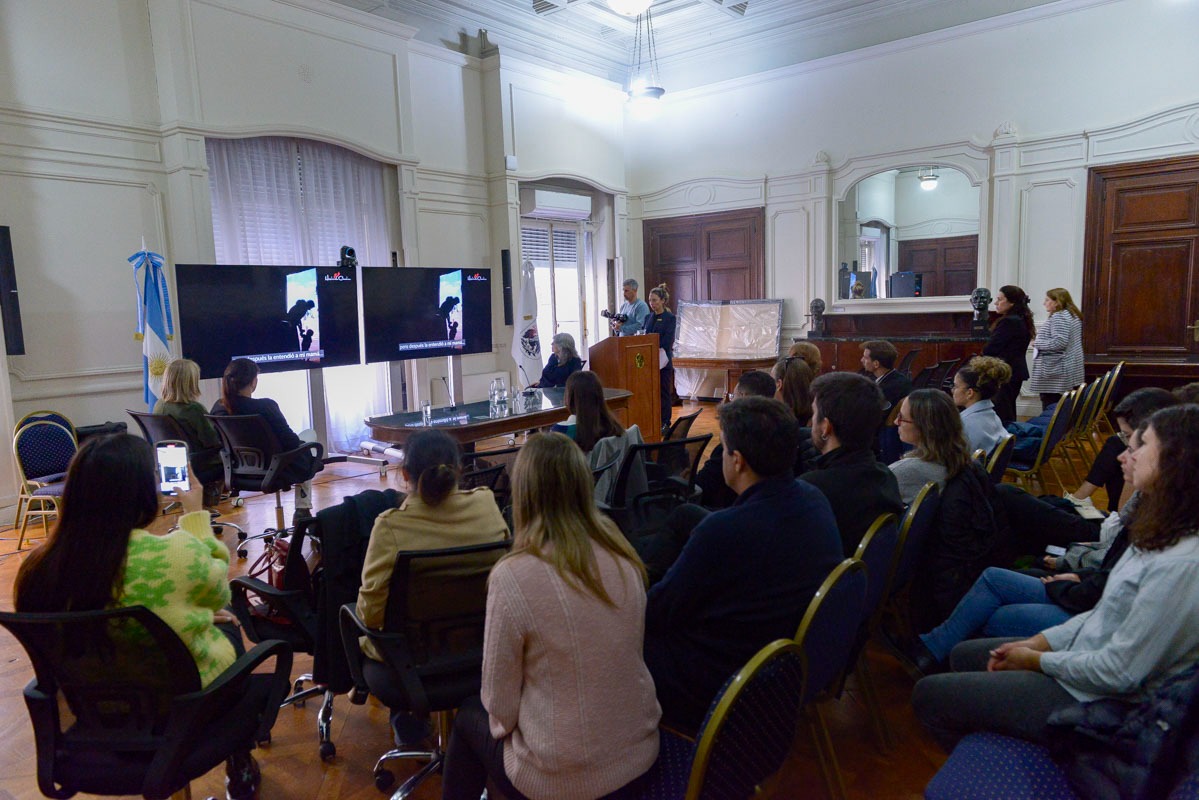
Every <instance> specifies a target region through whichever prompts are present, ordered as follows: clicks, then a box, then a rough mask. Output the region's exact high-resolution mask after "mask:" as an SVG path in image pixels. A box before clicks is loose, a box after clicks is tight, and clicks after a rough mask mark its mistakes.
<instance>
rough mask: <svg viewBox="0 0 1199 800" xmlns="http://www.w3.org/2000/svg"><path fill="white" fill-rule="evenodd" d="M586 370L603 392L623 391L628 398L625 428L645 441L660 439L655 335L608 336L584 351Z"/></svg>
mask: <svg viewBox="0 0 1199 800" xmlns="http://www.w3.org/2000/svg"><path fill="white" fill-rule="evenodd" d="M587 368H588V369H590V370H591V371H592V372H594V373H595V374H596V375H597V376H598V377H599V379H600V382H601V383H603V384H604V388H606V389H625V390H627V391H630V392H632V393H633V396H632V397H630V398H629V407H628V412H627V419H624V420H621V422H623V423H624V425H625V427H628V426H629V425H636V426H637V427H638V428H640V429H641V438H642V439H644V440H645V441H647V442H657V441H660V440H661V439H662V432H661V427H662V423H661V421H660V417H661V415H662V407H661V404H660V402H659V393H660V391H661V390H660V388H659V387H660V384H659V381H658V334H656V333H646V334H642V335H640V336H609V337H608V338H607V339H604V340H603V341H602V342H600V343H599V344H597V345H595V346H594V347H592V348H591V349H590V350H588V351H587Z"/></svg>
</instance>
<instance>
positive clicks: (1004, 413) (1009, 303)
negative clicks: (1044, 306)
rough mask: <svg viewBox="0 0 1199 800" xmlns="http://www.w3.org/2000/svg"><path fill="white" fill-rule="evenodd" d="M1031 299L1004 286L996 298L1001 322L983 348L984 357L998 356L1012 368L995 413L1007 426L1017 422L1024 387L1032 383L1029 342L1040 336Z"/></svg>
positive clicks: (998, 394)
mask: <svg viewBox="0 0 1199 800" xmlns="http://www.w3.org/2000/svg"><path fill="white" fill-rule="evenodd" d="M1028 302H1029V298H1028V295H1027V294H1025V293H1024V290H1023V289H1021V288H1020V287H1019V286H1010V285H1009V286H1004V287H1003V288H1001V289H1000V290H999V292H998V294H996V295H995V310H996V311H998V312H999V314H1000V317H999V319H997V320H995V324H993V325H992V326H991V339H990V341H988V342H987V346H986V347H984V348H983V355H984V356H995V357H996V358H1001V359H1003V360H1004V361H1006V362H1007V365H1008V366H1009V367H1011V368H1012V379H1011V380H1010V381H1008V382H1007V383H1005V384H1004V385H1003V386H1001V387H999V391H998V392H996V393H995V397H994V398H993V399H992V402H993V403H994V404H995V413H996V414H998V415H999V419H1000V421H1001V422H1003V424H1004V425H1007V424H1008V423H1009V422H1015V421H1016V398H1017V397H1019V396H1020V387H1021V386H1023V385H1024V381H1026V380H1028V361H1027V358H1026V354H1027V353H1028V343H1029V342H1030V341H1032V337H1033V336H1034V335H1035V334H1036V329H1035V328H1034V327H1033V323H1032V311H1030V310H1029V308H1028Z"/></svg>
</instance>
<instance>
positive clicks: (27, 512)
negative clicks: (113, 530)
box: [12, 419, 78, 550]
mask: <svg viewBox="0 0 1199 800" xmlns="http://www.w3.org/2000/svg"><path fill="white" fill-rule="evenodd" d="M12 449H13V456H14V457H15V458H14V460H15V461H16V465H17V477H18V479H19V480H20V490H19V492H18V494H17V520H16V524H17V527H18V528H19V529H20V533H19V534H17V549H18V550H21V549H23V548H24V547H25V534H26V530H27V529H28V527H29V518H30V517H39V518H40V519H41V520H42V532H43V535H45V536H49V535H50V522H49V520H50V517H53V516H57V515H58V506H59V503H60V502H61V501H62V493H63V489H64V488H66V477H67V467H69V466H70V464H71V459H72V458H73V457H74V456H75V451H76V450H77V449H78V446H77V445H76V443H75V435H74V434H73V433H72V432H71V431H70V430H68V429H67V428H65V427H63V426H62V425H61V424H59V423H57V422H51V421H50V420H48V419H39V420H35V421H32V422H26V423H25V424H24V425H22V426H21V427H19V428H17V432H16V433H15V434H13V440H12Z"/></svg>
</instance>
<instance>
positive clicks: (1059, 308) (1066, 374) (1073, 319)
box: [1028, 289, 1086, 408]
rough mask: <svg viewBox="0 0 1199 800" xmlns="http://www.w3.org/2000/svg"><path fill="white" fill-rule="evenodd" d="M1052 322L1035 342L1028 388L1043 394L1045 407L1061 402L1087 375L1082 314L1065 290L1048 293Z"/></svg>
mask: <svg viewBox="0 0 1199 800" xmlns="http://www.w3.org/2000/svg"><path fill="white" fill-rule="evenodd" d="M1044 305H1045V310H1046V311H1048V312H1049V319H1048V320H1046V321H1045V324H1044V325H1042V326H1041V328H1040V330H1038V331H1037V336H1036V338H1035V339H1033V340H1032V346H1033V350H1034V351H1035V355H1034V356H1033V359H1032V377H1031V378H1029V381H1028V386H1029V388H1030V389H1032V390H1033V391H1034V392H1037V393H1038V394H1040V395H1041V405H1042V406H1043V407H1045V408H1048V407H1049V406H1051V405H1053V404H1054V403H1056V402H1057V401H1058V400H1061V399H1062V394H1064V393H1065V392H1068V391H1070V390H1071V389H1073V388H1074V387H1075V386H1078V385H1079V384H1080V383H1082V382H1083V381H1084V380H1086V375H1085V372H1084V369H1083V354H1082V312H1081V311H1079V310H1078V306H1076V305H1074V300H1073V298H1071V297H1070V293H1069V292H1067V291H1066V290H1065V289H1050V290H1049V291H1048V292H1046V293H1045V303H1044Z"/></svg>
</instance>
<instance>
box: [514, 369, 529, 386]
mask: <svg viewBox="0 0 1199 800" xmlns="http://www.w3.org/2000/svg"><path fill="white" fill-rule="evenodd" d="M516 368H517V369H518V370H520V374H521V375H523V376H524V379H525V387H524V388H526V389H527V388H529V384H530V383H532V381H531V380H529V373H527V372H525V365H524V364H517V365H516Z"/></svg>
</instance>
